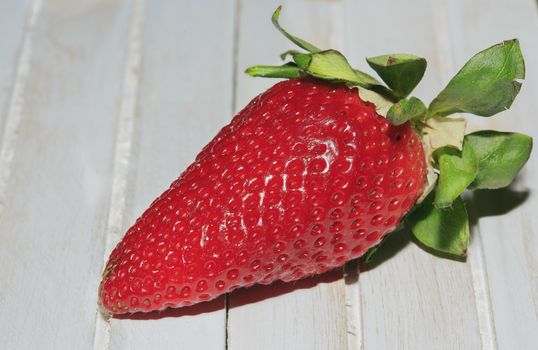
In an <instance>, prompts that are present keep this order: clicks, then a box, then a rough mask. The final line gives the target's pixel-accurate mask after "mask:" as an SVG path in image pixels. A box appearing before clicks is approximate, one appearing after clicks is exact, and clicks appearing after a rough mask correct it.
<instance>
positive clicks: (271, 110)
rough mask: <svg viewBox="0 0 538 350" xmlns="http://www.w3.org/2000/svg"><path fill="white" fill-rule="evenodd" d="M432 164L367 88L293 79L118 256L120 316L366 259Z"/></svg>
mask: <svg viewBox="0 0 538 350" xmlns="http://www.w3.org/2000/svg"><path fill="white" fill-rule="evenodd" d="M425 167H426V165H425V157H424V153H423V149H422V146H421V145H420V140H419V139H418V137H417V135H416V133H415V132H414V131H413V129H412V128H411V127H410V126H409V125H408V124H405V125H402V126H393V125H391V124H390V123H389V122H388V121H387V120H386V119H385V118H383V117H381V116H380V115H378V114H377V113H376V111H375V107H374V105H373V104H371V103H368V102H364V101H362V100H361V99H360V98H359V95H358V93H357V91H356V89H349V88H347V87H346V86H342V85H334V84H331V83H326V82H322V81H316V80H313V79H293V80H287V81H283V82H281V83H278V84H276V85H275V86H273V87H272V88H270V89H269V90H268V91H267V92H265V93H264V94H262V95H260V96H258V97H256V98H255V99H254V100H253V101H252V102H251V103H250V104H249V105H248V106H247V107H246V108H245V109H244V110H243V111H242V112H240V113H239V114H238V115H237V116H236V117H235V118H234V119H233V120H232V122H231V123H230V124H229V125H227V126H226V127H224V128H223V129H222V130H221V131H220V132H219V133H218V135H217V136H216V137H215V138H214V139H213V140H212V141H211V142H210V143H209V144H208V145H207V146H206V147H205V148H204V149H203V150H202V152H201V153H200V154H199V155H198V156H197V157H196V160H195V162H194V163H193V164H192V165H191V166H189V167H188V169H187V170H186V171H185V172H184V173H183V174H182V175H181V176H180V177H179V179H178V180H176V181H175V182H174V183H173V184H172V186H171V187H170V189H168V190H167V191H166V192H164V193H163V194H162V195H161V196H160V197H159V198H158V199H157V200H156V201H155V202H153V204H152V205H151V207H150V208H149V209H148V210H147V211H146V212H145V213H144V214H143V215H142V217H141V218H140V219H139V220H138V221H137V222H136V224H135V225H134V226H133V227H132V228H131V229H130V230H129V231H128V232H127V234H126V235H125V238H124V239H123V241H122V242H121V243H120V244H119V245H118V246H117V247H116V249H115V250H114V251H113V252H112V255H111V257H110V261H109V263H108V265H107V273H106V275H107V276H106V277H105V280H104V282H103V285H102V287H101V301H102V304H103V306H104V307H105V308H106V309H108V310H111V311H112V312H127V311H129V312H133V311H150V310H155V309H162V308H165V307H168V306H185V305H190V304H192V303H196V302H199V301H204V300H209V299H213V298H216V297H217V296H219V295H221V294H222V293H226V292H229V291H231V290H233V289H235V288H237V287H244V286H250V285H252V284H254V283H264V284H266V283H271V282H273V281H275V280H277V279H281V280H284V281H291V280H294V279H298V278H301V277H304V276H307V275H311V274H314V273H322V272H325V271H327V270H329V269H332V268H334V267H336V266H339V265H342V264H343V263H344V262H345V261H347V260H350V259H354V258H356V257H359V256H361V255H362V254H364V252H366V250H367V249H368V248H370V247H371V246H373V245H375V244H377V243H378V242H379V241H380V239H381V238H382V237H383V236H384V235H385V234H387V233H388V232H390V231H392V230H393V229H394V228H395V227H396V226H397V225H398V223H399V222H400V220H401V218H402V217H403V215H404V214H405V213H407V211H408V210H409V209H410V208H411V206H412V205H413V204H414V203H415V201H416V199H417V198H418V196H419V195H420V194H421V192H422V188H423V182H424V175H425Z"/></svg>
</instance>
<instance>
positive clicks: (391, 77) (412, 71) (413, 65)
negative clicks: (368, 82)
mask: <svg viewBox="0 0 538 350" xmlns="http://www.w3.org/2000/svg"><path fill="white" fill-rule="evenodd" d="M366 61H367V62H368V64H369V65H370V67H372V69H373V70H375V71H376V72H377V74H379V76H380V77H381V79H383V81H384V82H385V83H386V84H387V85H388V86H389V88H391V89H392V91H394V94H395V95H396V96H397V97H398V98H399V99H402V98H404V97H406V96H407V95H409V94H410V93H411V91H413V89H414V88H415V87H416V86H417V84H418V83H419V82H420V79H422V77H423V76H424V71H425V70H426V65H427V63H426V60H425V59H424V58H422V57H418V56H414V55H409V54H403V53H401V54H392V55H382V56H376V57H370V58H367V59H366Z"/></svg>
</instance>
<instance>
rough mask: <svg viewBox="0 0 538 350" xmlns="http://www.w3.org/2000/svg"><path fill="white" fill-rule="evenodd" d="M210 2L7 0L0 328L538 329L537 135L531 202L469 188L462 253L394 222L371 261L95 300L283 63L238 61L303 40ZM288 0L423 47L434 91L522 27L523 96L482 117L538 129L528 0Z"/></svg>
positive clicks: (7, 342) (104, 343)
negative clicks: (169, 299)
mask: <svg viewBox="0 0 538 350" xmlns="http://www.w3.org/2000/svg"><path fill="white" fill-rule="evenodd" d="M208 3H210V6H209V5H208V6H200V2H197V1H194V0H192V1H182V2H178V1H173V0H160V1H148V0H136V1H125V0H123V1H122V0H115V1H104V0H101V1H99V0H79V1H65V0H51V1H46V0H43V3H42V6H40V4H41V1H40V0H33V1H30V0H25V1H14V0H8V1H3V2H1V3H0V32H1V33H2V35H0V137H1V139H0V154H2V156H1V157H0V164H1V168H0V180H1V181H2V183H3V185H2V186H0V201H1V202H2V203H3V204H4V205H5V206H4V210H3V211H2V212H0V242H1V243H0V309H1V310H2V312H1V313H0V348H2V349H4V348H5V349H12V348H16V349H35V348H40V349H41V348H43V349H72V348H76V349H92V348H93V349H105V348H108V349H148V348H152V349H167V348H174V349H224V348H226V347H228V348H229V349H234V350H235V349H254V348H255V349H397V348H401V349H479V348H482V349H497V348H498V349H531V348H534V347H536V344H538V333H537V332H536V330H537V329H538V309H537V304H536V300H538V272H537V271H538V253H536V252H537V251H538V238H537V237H536V229H535V227H536V226H537V225H538V222H537V219H536V215H535V214H534V213H535V212H536V211H537V209H538V199H537V197H536V193H535V192H536V191H537V190H538V188H537V186H536V181H535V180H533V179H536V178H538V165H537V161H538V160H537V156H536V155H533V156H532V157H531V160H530V162H529V165H528V166H527V167H526V168H525V170H524V172H523V174H522V176H520V178H519V179H518V182H517V184H516V185H515V186H514V191H515V192H520V193H522V192H523V193H524V192H525V191H528V192H529V194H528V197H527V198H526V200H524V201H523V202H522V203H520V205H518V206H517V207H515V208H513V209H511V210H509V211H508V210H504V209H508V208H511V207H512V206H514V205H515V203H516V202H518V201H521V200H518V198H521V197H522V195H521V194H517V193H516V194H514V193H511V192H509V191H503V192H501V193H499V194H498V195H499V196H500V197H498V198H499V199H497V200H492V198H493V196H487V195H484V194H481V195H479V196H477V197H475V199H474V201H471V202H470V205H469V209H470V211H471V212H472V213H473V214H474V215H475V216H479V218H478V220H477V224H476V225H475V226H474V228H473V239H472V244H471V248H470V255H471V257H470V259H469V261H468V262H467V263H466V264H463V263H458V262H452V261H448V260H440V259H437V258H434V257H431V256H429V255H428V254H427V253H425V252H423V251H422V250H420V249H419V248H418V247H416V246H415V245H414V244H412V243H410V242H409V239H408V237H406V236H405V235H402V234H399V235H396V236H395V237H394V238H393V239H392V240H391V243H389V245H390V247H389V248H392V249H389V252H387V255H389V256H390V255H392V254H391V253H394V256H390V258H389V257H387V258H386V259H382V260H384V261H382V262H381V263H380V264H379V265H377V266H376V267H374V268H371V269H370V270H368V271H362V272H360V273H358V270H359V268H358V267H357V266H356V265H353V264H349V265H348V266H347V268H346V271H347V273H346V277H344V274H343V273H342V270H340V271H334V272H332V273H329V274H326V275H324V276H321V277H318V278H315V279H309V280H305V281H300V282H297V283H295V284H290V285H285V284H275V285H272V286H258V287H253V288H251V289H249V290H239V291H237V292H234V293H232V294H231V295H230V297H229V304H230V308H229V310H228V314H226V310H225V307H224V298H220V299H218V300H217V301H214V302H211V303H208V304H201V305H200V306H195V307H193V308H190V309H182V310H176V311H166V312H165V313H163V314H153V315H150V316H149V317H147V319H136V320H132V319H130V320H126V319H113V320H111V322H110V323H107V322H106V321H104V320H103V319H102V318H101V316H100V315H99V314H98V313H97V307H96V299H97V284H98V282H99V278H100V272H101V269H102V265H103V260H104V259H105V258H106V256H107V254H108V251H109V250H110V249H111V247H112V246H113V245H114V244H115V243H116V241H117V240H118V239H119V237H120V236H121V235H122V233H123V231H124V230H125V229H126V228H127V227H129V226H130V224H131V223H132V222H133V221H134V220H135V219H136V217H137V216H138V215H139V214H140V213H141V212H142V211H143V210H144V209H145V207H146V206H147V205H148V204H149V203H150V202H151V200H152V199H153V198H154V197H155V196H157V195H158V194H160V193H161V192H162V190H163V189H164V188H166V187H167V186H168V185H169V183H170V182H171V181H172V180H173V179H174V178H175V177H176V176H177V175H178V174H179V172H180V171H181V170H183V169H184V168H185V167H186V166H187V165H188V164H189V163H190V162H191V161H192V159H193V158H194V156H195V155H196V153H197V152H198V150H199V149H200V148H201V147H202V146H203V145H205V144H206V143H207V142H208V141H209V140H210V139H211V138H212V136H213V135H214V134H215V133H216V132H217V130H218V129H220V127H221V126H223V125H224V124H225V123H226V122H227V121H228V120H229V119H230V117H231V114H232V109H234V108H235V110H236V111H238V110H239V109H241V108H242V107H243V106H244V105H245V104H246V103H247V102H248V101H249V100H250V99H251V98H252V97H254V96H255V95H257V94H258V93H260V92H262V91H263V90H264V89H266V88H267V87H269V86H270V85H272V84H273V83H274V81H271V80H264V79H253V78H248V77H246V76H245V75H244V74H243V73H242V72H243V70H244V69H245V68H246V67H247V66H249V65H252V64H258V63H268V64H271V63H274V64H276V63H278V62H279V59H278V56H277V54H278V53H280V52H281V51H284V50H285V49H288V48H291V46H290V45H291V44H289V43H288V42H287V41H286V40H285V39H284V38H283V37H282V36H280V35H279V34H278V33H277V32H276V31H275V30H274V29H273V28H272V26H271V25H270V21H269V17H270V14H271V13H272V11H273V10H274V8H276V6H277V5H278V4H279V3H280V2H277V1H263V2H262V1H256V2H254V1H244V0H243V1H240V0H237V1H212V2H208ZM284 7H285V9H284V12H283V14H282V19H281V20H282V23H283V24H285V25H286V27H287V28H288V29H289V30H290V31H291V32H292V33H296V34H298V35H299V34H300V35H302V36H304V37H305V38H306V39H309V40H311V41H313V42H315V43H316V44H318V45H319V46H321V47H333V48H337V49H341V50H343V51H344V52H345V53H346V54H347V56H348V58H350V60H351V62H352V63H353V64H354V65H355V66H357V67H360V68H364V69H366V64H365V63H364V60H363V58H364V57H365V56H367V55H376V54H382V53H388V52H395V51H408V52H413V53H417V54H420V55H423V56H425V57H426V58H427V59H428V62H429V66H428V72H427V75H426V78H425V79H424V81H423V82H422V84H421V85H420V86H419V88H418V89H417V91H416V95H418V96H420V97H423V98H424V100H426V101H429V100H430V99H431V98H432V97H434V95H435V93H436V92H437V91H438V90H439V89H440V88H442V87H443V85H444V84H445V83H446V81H447V80H448V79H449V78H450V76H451V75H452V74H453V73H454V72H455V71H456V70H457V69H458V68H459V67H460V66H461V65H462V64H463V63H464V62H465V60H466V59H467V58H468V57H469V56H471V55H472V54H474V53H475V52H477V51H478V50H481V49H483V48H485V47H487V46H489V45H491V44H493V43H495V42H498V41H500V40H503V39H508V38H512V37H518V38H519V39H520V40H521V43H522V49H523V52H524V54H525V58H526V61H527V66H528V67H527V68H528V69H527V79H526V81H525V83H524V87H523V89H522V91H521V94H520V96H519V97H518V99H517V100H516V103H515V104H514V106H513V108H512V109H511V110H510V111H508V112H505V113H503V115H502V117H501V116H499V117H494V118H490V119H480V118H473V117H472V123H471V124H472V126H473V127H482V128H485V127H489V128H497V129H512V130H516V131H522V132H526V133H528V134H531V135H533V136H534V137H538V122H537V121H536V120H537V119H536V118H535V114H536V110H538V74H537V73H536V72H538V68H536V67H535V63H536V62H538V41H537V40H536V37H537V35H538V9H537V6H536V3H535V2H534V1H533V0H517V1H513V0H512V1H511V0H474V1H464V0H458V1H449V0H439V1H434V2H430V1H427V0H412V1H406V2H394V1H389V0H382V1H376V2H372V1H365V0H361V1H351V0H340V1H338V0H333V1H329V0H326V1H322V0H318V1H289V2H284ZM234 84H235V86H234ZM234 99H235V100H234ZM492 203H494V204H496V203H499V205H494V204H492ZM502 211H508V212H507V213H503V215H501V212H502ZM363 270H364V269H363ZM357 277H358V279H357ZM226 318H227V320H226ZM226 324H227V326H228V329H227V339H226ZM226 341H227V343H226Z"/></svg>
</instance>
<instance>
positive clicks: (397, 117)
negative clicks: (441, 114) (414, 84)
mask: <svg viewBox="0 0 538 350" xmlns="http://www.w3.org/2000/svg"><path fill="white" fill-rule="evenodd" d="M424 113H426V106H424V103H423V102H422V101H421V100H419V99H418V98H416V97H411V98H409V99H403V100H400V101H399V102H397V103H395V104H394V105H392V107H391V108H390V109H389V111H388V112H387V119H388V120H389V121H390V122H391V123H392V124H393V125H402V124H404V123H405V122H407V121H408V120H411V119H416V118H419V117H420V116H422V115H424Z"/></svg>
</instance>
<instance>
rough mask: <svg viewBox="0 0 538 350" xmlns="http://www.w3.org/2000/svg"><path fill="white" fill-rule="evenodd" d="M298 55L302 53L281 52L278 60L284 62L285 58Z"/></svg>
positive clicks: (294, 51) (292, 51)
mask: <svg viewBox="0 0 538 350" xmlns="http://www.w3.org/2000/svg"><path fill="white" fill-rule="evenodd" d="M298 53H302V52H299V51H297V50H287V51H284V52H282V53H281V54H280V59H281V60H283V61H284V60H285V59H286V57H288V56H292V57H293V55H295V54H298Z"/></svg>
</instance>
